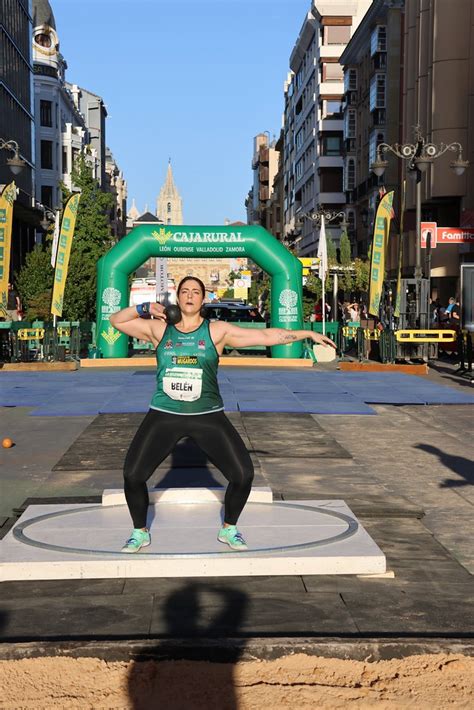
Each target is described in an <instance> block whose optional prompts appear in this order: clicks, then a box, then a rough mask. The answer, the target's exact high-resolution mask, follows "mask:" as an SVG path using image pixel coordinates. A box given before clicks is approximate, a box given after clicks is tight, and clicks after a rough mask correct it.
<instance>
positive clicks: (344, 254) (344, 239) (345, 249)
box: [339, 232, 352, 266]
mask: <svg viewBox="0 0 474 710" xmlns="http://www.w3.org/2000/svg"><path fill="white" fill-rule="evenodd" d="M339 249H340V254H341V266H350V265H351V264H352V260H351V243H350V241H349V237H348V236H347V234H346V232H343V233H342V235H341V241H340V243H339Z"/></svg>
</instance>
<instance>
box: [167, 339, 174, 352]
mask: <svg viewBox="0 0 474 710" xmlns="http://www.w3.org/2000/svg"><path fill="white" fill-rule="evenodd" d="M172 347H173V341H172V340H167V341H166V343H165V350H169V349H170V348H172Z"/></svg>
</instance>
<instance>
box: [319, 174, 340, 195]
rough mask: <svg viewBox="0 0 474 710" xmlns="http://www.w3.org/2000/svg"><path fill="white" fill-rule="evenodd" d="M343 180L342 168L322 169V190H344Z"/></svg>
mask: <svg viewBox="0 0 474 710" xmlns="http://www.w3.org/2000/svg"><path fill="white" fill-rule="evenodd" d="M342 188H343V180H342V170H341V169H340V168H322V169H321V171H320V190H321V192H342Z"/></svg>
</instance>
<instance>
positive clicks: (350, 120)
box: [344, 108, 357, 138]
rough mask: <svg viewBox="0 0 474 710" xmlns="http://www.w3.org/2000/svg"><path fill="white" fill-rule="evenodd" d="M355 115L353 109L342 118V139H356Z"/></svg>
mask: <svg viewBox="0 0 474 710" xmlns="http://www.w3.org/2000/svg"><path fill="white" fill-rule="evenodd" d="M356 125H357V115H356V110H355V109H354V108H350V109H348V110H347V111H346V114H345V116H344V138H355V137H356Z"/></svg>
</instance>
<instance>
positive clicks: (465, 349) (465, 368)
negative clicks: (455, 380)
mask: <svg viewBox="0 0 474 710" xmlns="http://www.w3.org/2000/svg"><path fill="white" fill-rule="evenodd" d="M456 342H457V349H458V357H459V368H458V370H457V371H456V374H458V375H461V377H466V378H467V379H469V380H471V382H472V381H473V380H474V375H473V374H472V357H473V343H472V333H470V332H469V331H468V330H461V331H460V332H459V333H458V337H457V341H456Z"/></svg>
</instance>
